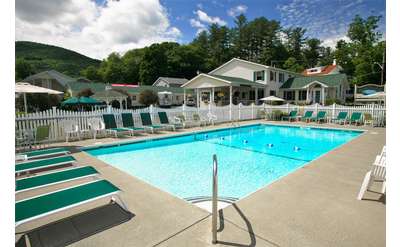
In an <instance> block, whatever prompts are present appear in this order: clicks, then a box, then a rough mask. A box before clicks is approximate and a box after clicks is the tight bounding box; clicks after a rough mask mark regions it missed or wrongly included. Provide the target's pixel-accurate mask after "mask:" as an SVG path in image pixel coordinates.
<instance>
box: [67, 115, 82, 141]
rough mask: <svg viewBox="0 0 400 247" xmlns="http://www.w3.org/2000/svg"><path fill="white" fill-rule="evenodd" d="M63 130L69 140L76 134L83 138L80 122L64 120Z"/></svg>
mask: <svg viewBox="0 0 400 247" xmlns="http://www.w3.org/2000/svg"><path fill="white" fill-rule="evenodd" d="M62 126H63V130H64V133H65V141H66V142H68V141H69V138H70V137H73V136H76V137H77V138H78V139H79V140H80V139H81V136H80V131H79V127H78V124H77V123H76V122H75V121H74V120H63V122H62Z"/></svg>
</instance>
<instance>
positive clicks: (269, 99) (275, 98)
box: [259, 96, 285, 102]
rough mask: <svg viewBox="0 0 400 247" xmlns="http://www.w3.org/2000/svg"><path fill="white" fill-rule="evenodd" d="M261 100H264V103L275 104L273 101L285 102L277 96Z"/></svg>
mask: <svg viewBox="0 0 400 247" xmlns="http://www.w3.org/2000/svg"><path fill="white" fill-rule="evenodd" d="M259 100H262V101H271V102H273V101H285V100H284V99H281V98H278V97H276V96H268V97H265V98H261V99H259Z"/></svg>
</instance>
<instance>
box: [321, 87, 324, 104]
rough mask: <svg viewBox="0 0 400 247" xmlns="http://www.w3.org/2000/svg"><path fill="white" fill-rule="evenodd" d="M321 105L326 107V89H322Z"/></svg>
mask: <svg viewBox="0 0 400 247" xmlns="http://www.w3.org/2000/svg"><path fill="white" fill-rule="evenodd" d="M321 91H322V92H321V103H322V105H325V88H324V87H321Z"/></svg>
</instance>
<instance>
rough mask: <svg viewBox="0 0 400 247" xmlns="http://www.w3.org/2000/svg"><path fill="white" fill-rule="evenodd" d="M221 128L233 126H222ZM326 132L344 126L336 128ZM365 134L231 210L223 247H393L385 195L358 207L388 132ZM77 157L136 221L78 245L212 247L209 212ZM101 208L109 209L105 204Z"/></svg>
mask: <svg viewBox="0 0 400 247" xmlns="http://www.w3.org/2000/svg"><path fill="white" fill-rule="evenodd" d="M247 123H254V121H249V122H247ZM274 123H276V122H274ZM279 124H282V123H279ZM283 124H286V123H283ZM221 126H228V125H219V126H216V127H218V128H219V127H221ZM318 126H326V127H333V126H334V127H339V128H341V127H342V126H339V125H329V124H322V125H318ZM209 128H213V127H209ZM352 128H360V127H354V126H352ZM361 128H362V127H361ZM196 129H197V128H196ZM196 129H190V130H189V131H193V130H196ZM364 129H368V131H367V132H365V133H364V134H362V135H361V136H360V137H358V138H356V139H354V140H352V141H350V142H349V143H347V144H345V145H343V146H341V147H339V148H337V149H335V150H333V151H331V152H329V153H328V154H326V155H324V156H323V157H321V158H319V159H317V160H315V161H313V162H311V163H309V164H308V165H306V166H304V167H303V168H301V169H298V170H297V171H295V172H293V173H291V174H289V175H287V176H285V177H283V178H281V179H279V180H278V181H276V182H274V183H273V184H270V185H268V186H266V187H264V188H262V189H260V190H258V191H257V192H255V193H253V194H251V195H250V196H248V197H245V198H243V199H241V200H240V201H238V202H236V204H234V205H231V206H228V207H227V208H224V209H223V210H222V211H221V214H220V221H219V222H220V225H219V228H220V229H219V233H218V239H219V241H220V242H219V245H221V246H318V247H320V246H352V247H354V246H362V247H366V246H374V247H375V246H385V200H384V196H383V195H381V194H380V193H375V192H367V193H366V195H365V200H363V201H358V200H356V196H357V193H358V190H359V188H360V185H361V182H362V180H363V177H364V175H365V173H366V172H367V171H368V170H369V169H370V165H371V162H372V161H373V160H374V157H375V155H376V154H378V153H379V152H380V150H381V148H382V146H383V145H384V144H385V129H383V128H370V127H368V128H364ZM185 131H187V130H185ZM163 135H171V134H170V133H168V134H163ZM148 136H149V135H146V136H143V137H139V138H138V137H135V138H134V139H142V138H148ZM150 136H151V135H150ZM130 139H132V138H129V140H130ZM115 141H116V139H113V138H103V139H99V140H95V141H94V140H85V141H81V142H72V143H68V144H65V143H64V144H63V145H68V146H87V145H93V144H95V143H97V144H99V142H101V143H108V142H115ZM119 141H120V139H119ZM123 141H125V140H123ZM127 141H128V140H127ZM58 145H60V144H58ZM74 156H75V157H76V158H77V160H78V161H79V162H80V163H82V164H90V165H92V166H94V167H96V168H97V169H98V170H99V171H100V172H101V174H102V176H103V177H104V178H105V179H108V180H110V181H111V182H112V183H114V184H115V185H117V186H118V187H120V188H121V189H122V190H123V194H122V197H123V199H124V200H125V202H126V203H127V205H128V207H129V209H130V210H131V212H132V213H133V214H134V215H135V216H134V217H133V218H132V219H131V220H130V221H128V222H126V223H123V224H121V225H118V226H115V227H113V228H110V229H108V230H105V231H103V232H100V233H98V234H95V235H93V236H91V237H88V238H86V239H84V240H81V241H79V242H76V243H74V244H73V245H72V246H155V245H156V246H211V244H210V243H211V216H210V214H209V213H208V212H207V211H205V210H203V209H201V208H198V207H196V206H194V205H191V204H189V203H187V202H186V201H184V200H181V199H179V198H177V197H174V196H172V195H170V194H168V193H166V192H163V191H161V190H159V189H157V188H155V187H153V186H151V185H149V184H147V183H145V182H143V181H141V180H139V179H137V178H135V177H132V176H130V175H128V174H126V173H124V172H122V171H120V170H118V169H116V168H114V167H112V166H109V165H107V164H106V163H104V162H102V161H99V160H97V159H95V158H94V157H92V156H90V155H88V154H86V153H84V152H77V153H75V154H74ZM68 185H70V184H63V185H59V186H60V187H64V186H68ZM379 189H380V184H377V185H376V186H374V187H373V190H375V191H379ZM52 190H54V187H53V188H52ZM44 191H46V190H45V189H42V190H41V191H35V193H42V192H44ZM31 193H32V192H31ZM31 195H32V194H24V195H21V196H20V197H21V198H23V197H27V196H31ZM96 203H97V204H98V205H101V203H104V202H96ZM96 203H91V204H90V205H87V206H85V207H80V208H79V209H74V210H70V211H68V212H63V213H57V214H56V215H54V216H52V217H47V218H46V219H40V220H37V221H35V222H34V223H32V224H30V225H26V226H24V227H25V228H26V229H28V228H33V227H37V226H40V225H42V224H45V223H47V222H51V221H52V220H55V219H59V218H62V217H65V216H68V215H72V214H74V213H77V212H82V211H85V210H87V209H89V208H93V206H95V205H97V204H96ZM22 230H24V229H21V231H22ZM17 231H18V230H17ZM17 237H18V236H17Z"/></svg>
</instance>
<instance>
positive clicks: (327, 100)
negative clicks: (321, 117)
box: [325, 99, 342, 105]
mask: <svg viewBox="0 0 400 247" xmlns="http://www.w3.org/2000/svg"><path fill="white" fill-rule="evenodd" d="M341 103H342V102H341V101H340V100H338V99H326V100H325V105H333V104H341Z"/></svg>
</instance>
